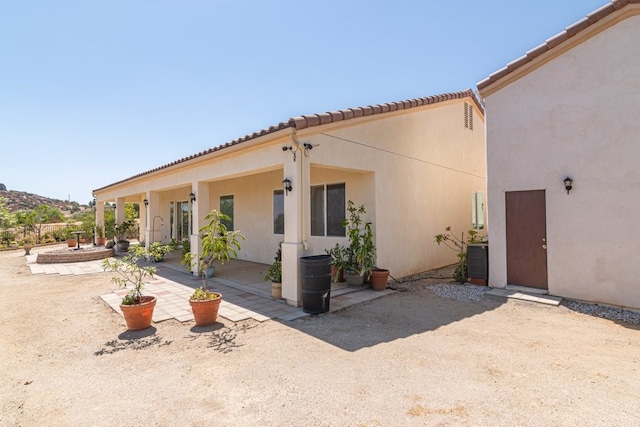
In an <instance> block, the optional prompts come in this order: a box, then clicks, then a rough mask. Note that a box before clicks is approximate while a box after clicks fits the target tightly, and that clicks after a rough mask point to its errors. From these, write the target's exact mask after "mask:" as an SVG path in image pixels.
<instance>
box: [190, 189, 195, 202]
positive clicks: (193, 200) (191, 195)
mask: <svg viewBox="0 0 640 427" xmlns="http://www.w3.org/2000/svg"><path fill="white" fill-rule="evenodd" d="M189 199H190V200H191V203H193V202H195V201H196V195H195V194H193V191H192V192H191V193H189Z"/></svg>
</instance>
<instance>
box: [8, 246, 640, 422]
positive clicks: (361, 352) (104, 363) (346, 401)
mask: <svg viewBox="0 0 640 427" xmlns="http://www.w3.org/2000/svg"><path fill="white" fill-rule="evenodd" d="M22 254H23V252H22V251H10V252H2V253H0V324H1V325H2V333H1V334H0V353H1V354H2V357H1V358H0V374H1V377H0V378H1V380H2V381H1V382H0V384H1V385H0V396H2V398H1V405H2V410H1V412H0V425H1V426H43V425H46V426H89V425H91V426H114V425H118V426H120V425H122V426H125V425H126V426H143V425H144V426H149V425H153V426H212V425H215V426H252V427H254V426H483V425H487V426H496V425H504V426H514V425H519V426H522V425H525V426H526V425H553V426H563V425H567V426H575V425H580V426H590V425H592V426H631V425H637V423H638V419H639V418H640V330H639V328H638V326H633V325H627V324H619V323H615V322H612V321H610V320H604V319H600V318H595V317H590V316H587V315H584V314H580V313H577V312H573V311H570V310H569V309H567V308H565V307H548V306H543V305H534V304H531V303H523V302H513V301H509V302H506V301H503V300H498V299H486V300H484V301H481V302H461V301H456V300H451V299H445V298H440V297H438V296H436V295H435V294H434V293H433V292H431V291H430V290H429V289H428V288H425V287H426V284H427V282H428V281H427V280H424V281H421V282H420V283H416V282H414V283H413V284H412V286H407V287H405V288H406V289H405V291H403V292H397V293H395V294H394V295H391V296H388V297H384V298H381V299H379V300H376V301H374V302H370V303H366V304H362V305H359V306H355V307H352V308H349V309H346V310H343V311H341V312H338V313H332V314H325V315H320V316H312V317H307V318H304V319H300V320H298V321H294V322H284V323H280V322H277V321H267V322H264V323H257V322H244V323H237V324H234V323H232V322H229V321H227V320H225V319H219V320H221V322H220V323H218V324H216V325H214V326H212V327H209V328H196V327H195V326H194V324H193V323H192V322H190V323H184V324H182V323H179V322H177V321H173V320H171V321H166V322H160V323H158V324H155V325H154V327H152V328H150V329H149V330H147V331H144V332H138V333H129V332H126V331H125V326H124V320H123V319H122V318H121V317H120V316H119V315H117V314H116V313H115V312H113V311H112V310H111V309H110V308H109V307H108V306H107V305H106V304H105V303H103V302H102V300H100V298H99V297H98V295H100V294H103V293H106V292H107V291H109V290H111V289H112V288H113V285H112V284H111V283H110V282H109V277H110V276H109V274H108V273H102V274H95V275H85V276H73V277H70V276H65V277H61V276H51V275H48V276H44V275H37V276H32V275H31V274H30V272H29V270H28V268H27V267H26V265H25V259H24V256H22Z"/></svg>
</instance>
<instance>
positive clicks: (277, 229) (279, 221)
mask: <svg viewBox="0 0 640 427" xmlns="http://www.w3.org/2000/svg"><path fill="white" fill-rule="evenodd" d="M273 234H284V190H274V192H273Z"/></svg>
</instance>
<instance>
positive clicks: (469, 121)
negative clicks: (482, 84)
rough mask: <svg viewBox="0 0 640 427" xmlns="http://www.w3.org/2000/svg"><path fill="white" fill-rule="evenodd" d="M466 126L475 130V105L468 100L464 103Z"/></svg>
mask: <svg viewBox="0 0 640 427" xmlns="http://www.w3.org/2000/svg"><path fill="white" fill-rule="evenodd" d="M464 127H466V128H467V129H470V130H473V106H472V105H471V104H469V103H468V102H465V103H464Z"/></svg>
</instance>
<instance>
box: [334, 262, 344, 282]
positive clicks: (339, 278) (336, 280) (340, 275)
mask: <svg viewBox="0 0 640 427" xmlns="http://www.w3.org/2000/svg"><path fill="white" fill-rule="evenodd" d="M337 269H338V267H336V266H335V265H332V266H331V281H332V282H344V270H343V269H340V273H339V274H338V277H336V270H337Z"/></svg>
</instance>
